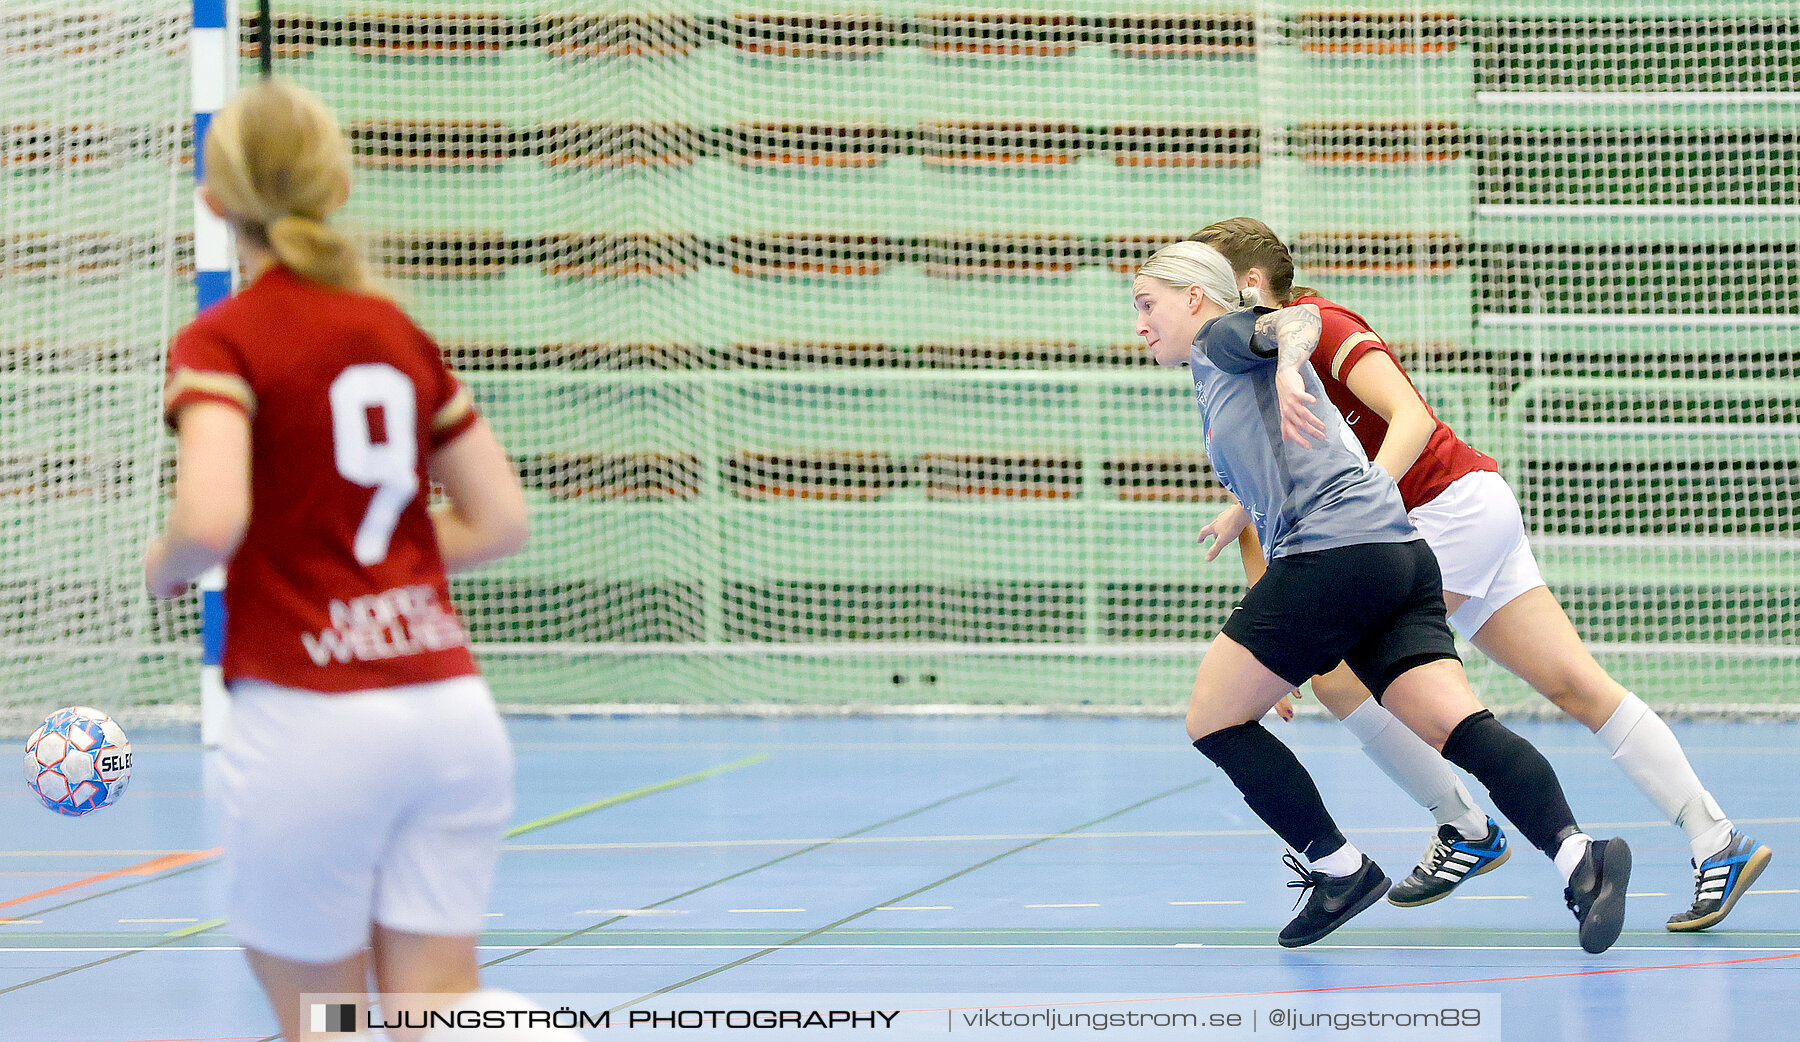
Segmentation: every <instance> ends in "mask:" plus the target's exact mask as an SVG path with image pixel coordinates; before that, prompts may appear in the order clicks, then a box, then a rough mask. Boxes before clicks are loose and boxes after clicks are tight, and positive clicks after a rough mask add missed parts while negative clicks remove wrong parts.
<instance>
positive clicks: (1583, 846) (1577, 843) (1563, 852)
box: [1551, 832, 1594, 883]
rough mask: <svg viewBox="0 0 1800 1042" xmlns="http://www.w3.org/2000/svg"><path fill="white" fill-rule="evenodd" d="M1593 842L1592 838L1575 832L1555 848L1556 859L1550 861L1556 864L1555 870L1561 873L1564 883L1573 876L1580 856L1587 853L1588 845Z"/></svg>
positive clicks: (1579, 862) (1583, 833)
mask: <svg viewBox="0 0 1800 1042" xmlns="http://www.w3.org/2000/svg"><path fill="white" fill-rule="evenodd" d="M1593 842H1594V837H1592V836H1590V835H1588V834H1587V833H1585V832H1577V833H1575V834H1574V835H1573V836H1570V837H1569V838H1568V839H1565V840H1563V841H1562V846H1560V847H1557V848H1556V857H1554V858H1552V859H1551V860H1553V861H1555V862H1556V870H1557V871H1558V872H1561V873H1562V877H1563V882H1564V883H1567V882H1568V881H1569V877H1570V876H1572V875H1574V874H1575V866H1576V865H1579V864H1581V858H1582V855H1584V854H1586V853H1587V850H1588V845H1589V844H1591V843H1593Z"/></svg>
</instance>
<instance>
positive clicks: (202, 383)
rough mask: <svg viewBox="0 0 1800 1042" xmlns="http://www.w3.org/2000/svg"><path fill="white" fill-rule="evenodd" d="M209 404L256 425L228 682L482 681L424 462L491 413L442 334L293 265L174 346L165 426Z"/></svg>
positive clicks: (229, 595) (198, 322)
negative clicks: (450, 360)
mask: <svg viewBox="0 0 1800 1042" xmlns="http://www.w3.org/2000/svg"><path fill="white" fill-rule="evenodd" d="M202 401H204V402H221V403H224V404H226V405H229V406H231V407H233V408H236V409H241V410H242V411H243V412H244V413H245V414H246V415H247V416H249V417H250V431H251V436H250V441H251V466H250V523H249V527H248V528H247V529H246V530H245V533H244V541H243V543H242V544H241V545H240V546H239V547H238V550H237V554H236V555H235V556H233V557H232V559H231V563H230V565H228V566H227V570H226V586H225V610H226V624H225V662H224V670H225V677H226V679H227V680H236V679H257V680H262V681H266V682H268V683H271V684H279V685H283V686H286V687H296V688H301V689H305V690H311V691H323V692H338V691H359V690H365V689H370V688H383V687H395V686H398V685H403V684H421V683H427V682H430V681H434V680H443V679H447V678H449V677H456V676H464V675H467V674H470V673H474V672H475V671H476V670H475V660H474V658H473V657H472V656H471V655H470V653H469V646H468V644H469V642H468V636H467V633H466V631H465V630H464V629H463V625H462V622H461V620H459V619H458V618H457V616H456V612H455V609H454V608H452V607H451V605H450V591H449V584H448V582H447V581H446V579H445V576H444V561H443V557H442V555H441V554H440V553H439V551H438V544H437V534H436V531H435V530H434V529H433V528H432V524H431V518H430V517H429V516H428V514H427V513H426V505H427V504H426V501H427V498H428V492H429V489H430V488H431V486H430V484H429V479H428V478H427V477H426V461H427V460H428V459H429V457H430V455H431V453H432V451H434V450H436V449H437V448H439V447H440V446H442V445H444V444H447V443H448V442H449V441H451V440H452V439H454V438H455V437H456V436H457V435H459V434H461V433H463V432H464V431H466V430H468V429H469V427H470V426H472V425H473V424H474V423H475V408H474V404H473V402H472V400H471V399H470V397H469V392H468V390H467V389H466V388H464V387H463V386H462V384H461V383H460V382H459V381H458V380H457V379H456V377H455V376H453V375H451V373H450V370H449V369H448V368H447V367H446V366H445V365H444V360H443V356H442V355H441V354H440V353H439V351H438V348H437V345H436V344H434V343H433V342H432V341H431V339H430V338H429V337H427V336H426V335H425V334H424V333H423V332H421V331H420V330H419V328H418V327H417V326H415V325H414V324H413V323H412V321H411V320H410V319H408V318H407V317H406V315H405V314H404V313H403V312H402V311H401V310H400V309H399V308H397V307H395V306H394V305H393V304H392V303H390V302H388V301H386V300H382V299H380V298H377V297H370V296H363V295H361V294H356V293H348V292H344V291H341V290H334V289H331V288H329V287H326V286H322V285H320V284H318V283H315V282H311V281H309V280H307V279H304V278H301V277H300V276H298V275H295V274H294V273H292V272H290V271H288V270H287V269H286V268H284V267H281V266H279V265H277V266H275V267H272V268H270V269H268V270H267V271H266V272H264V273H263V275H262V276H261V277H260V278H258V279H257V280H256V281H255V282H254V283H252V284H250V285H249V286H248V287H246V288H244V290H243V291H242V292H240V293H238V294H237V295H236V296H234V297H231V298H230V299H228V300H225V301H222V302H221V303H219V304H218V305H216V306H214V307H212V308H209V309H207V311H206V312H205V313H204V314H202V315H200V316H199V317H198V318H196V319H195V320H194V321H193V322H192V323H190V324H189V325H188V326H187V327H186V328H184V329H183V330H182V331H181V332H180V333H178V334H177V335H176V337H175V343H174V345H173V346H172V347H171V348H170V350H169V364H168V382H167V384H166V386H165V388H164V414H163V415H164V418H165V419H166V420H167V422H168V423H169V425H170V426H171V427H174V426H176V425H177V424H179V422H180V419H181V416H180V414H181V410H182V408H183V407H185V406H187V405H190V404H193V403H195V402H202Z"/></svg>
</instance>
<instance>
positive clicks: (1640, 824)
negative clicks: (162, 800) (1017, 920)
mask: <svg viewBox="0 0 1800 1042" xmlns="http://www.w3.org/2000/svg"><path fill="white" fill-rule="evenodd" d="M1538 749H1539V751H1540V752H1593V753H1594V755H1604V752H1603V750H1599V748H1598V747H1597V746H1595V747H1589V746H1587V745H1579V746H1569V747H1568V748H1567V749H1564V748H1562V747H1558V746H1545V745H1540V746H1539V747H1538ZM1339 751H1342V752H1351V751H1353V750H1351V749H1349V748H1348V747H1346V748H1344V749H1342V750H1339ZM1689 751H1690V752H1692V751H1694V749H1693V747H1692V746H1690V747H1689ZM1739 751H1741V750H1739ZM1770 751H1771V752H1777V751H1779V752H1782V753H1791V752H1792V751H1793V750H1791V749H1783V750H1770ZM1733 820H1734V821H1736V822H1737V823H1738V824H1740V825H1792V824H1800V818H1735V819H1733ZM1668 824H1669V823H1668V822H1666V821H1597V822H1593V823H1592V824H1590V825H1589V826H1588V828H1589V830H1590V831H1591V830H1593V829H1607V830H1617V829H1640V828H1641V829H1660V828H1667V827H1668ZM1422 831H1424V830H1423V829H1422V828H1420V827H1419V826H1418V825H1368V826H1362V827H1358V828H1347V829H1344V830H1343V832H1344V834H1345V835H1358V836H1366V835H1391V834H1393V833H1401V834H1408V833H1414V832H1422ZM1268 834H1269V830H1268V829H1266V828H1255V829H1191V830H1190V829H1180V830H1169V831H1155V832H1077V833H1067V834H1066V833H1061V832H1010V833H1008V832H1000V833H986V834H970V835H952V836H853V837H850V838H847V839H839V838H815V839H673V840H644V841H642V842H615V843H508V844H505V845H504V846H502V847H501V850H502V851H503V852H505V853H509V854H511V853H517V854H525V853H530V854H555V853H578V852H583V851H593V850H691V849H694V848H700V847H785V846H813V845H815V844H821V843H824V844H831V845H833V846H848V845H875V844H882V843H975V842H982V843H1018V842H1021V841H1024V840H1032V839H1065V840H1067V839H1227V838H1233V837H1237V836H1267V835H1268ZM3 856H5V855H4V854H0V857H3Z"/></svg>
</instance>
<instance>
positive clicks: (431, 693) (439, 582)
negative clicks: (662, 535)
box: [145, 81, 566, 1040]
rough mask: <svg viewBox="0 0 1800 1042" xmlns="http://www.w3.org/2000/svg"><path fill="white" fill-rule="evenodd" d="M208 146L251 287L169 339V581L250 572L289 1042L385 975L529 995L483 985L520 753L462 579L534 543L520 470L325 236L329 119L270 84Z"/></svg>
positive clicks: (280, 1007) (275, 999)
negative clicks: (480, 953) (454, 574)
mask: <svg viewBox="0 0 1800 1042" xmlns="http://www.w3.org/2000/svg"><path fill="white" fill-rule="evenodd" d="M204 158H205V174H206V176H205V185H204V187H203V189H202V197H203V198H204V200H205V202H206V203H207V205H208V206H209V207H210V208H211V209H212V210H213V212H215V213H217V214H219V215H220V216H221V217H223V218H225V219H226V220H227V221H228V222H229V223H230V225H231V226H232V230H233V232H234V235H235V237H236V240H237V243H238V247H239V252H240V258H241V260H242V263H243V266H244V269H245V271H244V274H245V285H244V286H243V288H242V289H241V290H240V292H238V293H237V294H236V295H235V296H233V297H232V298H230V299H229V300H226V301H224V302H222V303H220V304H218V305H217V306H215V307H213V308H210V309H208V310H207V311H206V312H205V313H204V314H202V315H200V316H199V317H198V318H196V319H195V320H194V321H193V322H192V323H191V324H190V325H188V326H187V327H186V328H184V329H183V330H182V331H181V332H180V333H179V334H178V335H177V336H176V338H175V342H174V345H173V346H172V347H171V349H170V351H169V361H168V380H167V385H166V388H165V417H166V419H167V421H168V423H169V425H170V426H171V427H172V428H173V429H174V430H175V432H176V435H177V449H176V479H175V498H174V503H173V505H172V507H171V509H170V512H169V517H168V522H167V527H166V529H165V531H164V532H163V533H162V534H161V535H160V536H158V537H157V538H156V539H154V540H153V541H152V542H151V544H150V546H149V549H148V552H147V554H146V559H145V574H146V580H147V582H148V584H149V587H150V589H151V592H153V593H154V594H156V595H157V596H160V597H171V596H174V595H176V594H178V593H180V592H181V591H182V590H183V589H185V587H186V586H187V584H188V583H189V582H190V581H192V580H193V579H194V578H195V577H196V576H197V575H199V574H200V573H201V572H202V571H205V570H206V569H208V568H210V567H212V566H214V565H216V564H226V565H227V586H226V592H225V604H226V611H227V623H226V632H225V657H224V672H225V680H226V684H227V685H228V687H229V689H230V691H231V694H232V702H233V705H232V715H231V722H230V734H229V737H228V739H227V741H226V744H225V748H224V751H223V761H222V771H221V778H222V785H221V788H222V792H223V800H224V811H225V813H224V826H223V828H224V847H225V857H226V865H227V868H228V872H229V884H228V912H229V916H230V923H231V929H232V931H233V932H234V933H235V934H236V936H237V937H238V939H239V940H240V941H242V942H243V944H244V946H245V948H246V949H247V951H248V955H249V960H250V965H251V968H252V969H253V971H254V972H255V974H256V976H257V978H258V980H259V981H260V982H261V983H262V986H263V989H264V991H265V992H266V993H267V995H268V998H269V1001H270V1004H271V1006H272V1007H273V1009H274V1011H275V1015H276V1017H277V1019H278V1020H279V1022H280V1024H281V1029H282V1034H283V1035H284V1036H285V1037H286V1038H288V1039H290V1040H298V1039H305V1038H313V1037H315V1036H314V1034H313V1032H312V1031H311V1030H310V1026H311V1025H310V1024H309V1021H308V1019H307V1011H306V1010H304V1009H302V1003H301V998H300V997H301V996H302V995H305V994H353V995H363V994H366V993H367V991H368V987H369V977H370V975H371V974H372V975H373V978H374V983H375V986H376V988H377V989H378V990H379V991H381V992H382V993H384V994H390V995H392V994H431V995H434V996H441V997H442V1001H441V1004H442V1005H446V1006H448V1005H456V1006H457V1007H458V1008H463V1007H464V1006H467V1005H469V1004H471V1003H474V1004H477V1005H479V1004H483V1003H489V1002H493V1001H497V1000H500V999H507V998H509V997H508V996H505V995H504V994H503V993H494V992H484V991H481V990H480V981H479V976H478V970H477V964H476V960H475V938H476V935H477V933H478V932H479V930H480V928H481V926H482V924H483V922H484V916H485V914H486V910H487V897H488V892H489V890H490V888H491V885H492V881H493V875H494V868H495V864H496V861H497V860H498V856H499V844H500V839H501V835H502V833H503V831H504V829H505V827H506V823H507V820H508V819H509V818H510V816H511V814H512V810H513V792H512V753H511V748H510V745H509V743H508V741H507V738H506V733H505V730H504V728H503V726H502V724H501V721H500V718H499V714H498V713H497V712H496V710H495V708H494V703H493V699H492V697H491V696H490V694H489V692H488V688H487V685H486V683H485V682H484V681H483V680H482V678H481V676H480V674H479V673H478V671H477V669H476V665H475V660H474V658H473V657H472V656H471V655H470V652H469V640H468V636H467V634H466V632H465V630H464V628H463V625H462V623H461V621H460V620H459V619H458V617H457V615H456V612H455V609H454V608H453V607H452V606H451V603H450V596H449V589H448V583H447V581H446V578H445V573H446V571H447V570H455V569H460V568H467V567H471V566H473V565H477V564H480V563H482V562H485V561H490V560H493V559H495V558H498V557H502V556H505V555H507V554H510V553H513V552H514V551H516V550H518V549H519V548H520V547H521V546H522V545H523V543H524V541H525V535H526V511H525V501H524V496H523V493H522V492H521V490H520V486H519V480H518V477H517V475H516V473H515V472H514V470H513V466H512V462H511V460H510V459H508V457H507V455H506V452H505V450H504V449H503V448H502V447H501V445H500V443H499V441H498V440H497V439H496V438H495V436H494V434H493V432H492V431H491V430H490V429H489V428H488V425H487V424H486V422H485V421H483V420H482V419H481V418H480V417H479V416H478V415H477V414H476V412H475V409H474V407H473V404H472V402H471V399H470V396H469V393H468V390H467V389H466V388H464V387H463V385H462V384H461V383H460V382H459V381H458V380H457V379H456V377H455V376H454V375H452V374H451V372H450V370H449V369H448V368H447V367H446V366H445V364H444V361H443V358H442V356H441V354H440V352H439V351H438V348H437V346H436V345H435V344H434V343H433V342H432V341H431V339H430V338H429V337H427V336H426V335H425V334H424V333H423V332H421V331H420V330H419V328H418V327H417V326H416V325H414V324H413V322H412V321H411V320H410V319H409V318H408V317H407V316H406V314H405V313H404V312H403V311H401V310H400V309H399V308H398V307H396V306H395V304H394V303H393V302H392V301H391V300H389V299H387V297H386V296H384V295H383V294H382V293H381V291H380V289H379V287H378V286H377V285H376V284H375V283H374V281H373V280H372V278H371V277H370V275H369V273H368V270H367V265H366V262H365V261H364V260H363V258H362V256H361V254H360V251H359V250H358V249H357V247H356V246H355V244H354V243H353V242H352V241H351V240H350V239H349V238H347V237H346V236H345V235H344V233H343V232H342V231H340V230H338V229H337V228H335V227H333V226H332V225H331V224H329V223H328V217H329V216H330V214H331V213H332V212H333V211H335V210H336V209H337V208H338V207H339V206H341V205H342V204H343V202H344V201H345V199H346V197H347V196H348V194H349V190H350V153H349V148H348V146H347V144H346V141H345V139H344V136H343V134H342V132H341V131H340V130H339V128H338V126H337V123H336V121H335V119H334V118H333V117H332V115H331V113H330V112H329V110H327V109H326V108H325V106H324V105H323V104H322V103H320V102H319V100H318V99H317V98H316V97H314V96H313V95H312V94H310V93H308V92H306V91H304V90H301V89H299V88H296V87H293V86H290V85H286V84H283V83H279V82H271V81H265V82H262V83H259V84H257V85H255V86H252V87H249V88H247V89H246V90H244V91H243V92H242V93H240V94H239V95H238V96H237V97H236V98H235V99H233V101H232V102H231V103H230V104H229V105H228V106H226V108H225V109H224V110H222V111H221V112H220V113H219V114H218V115H217V117H216V118H215V119H214V121H213V123H212V126H211V131H210V133H209V134H208V135H207V138H206V145H205V156H204ZM434 481H435V482H436V483H438V484H439V485H440V486H441V487H442V488H443V490H444V492H445V494H446V500H447V501H446V502H445V503H444V504H443V505H441V506H438V507H434V508H429V509H428V506H427V501H428V493H429V489H430V488H431V484H430V483H431V482H434ZM434 1030H435V1029H434ZM317 1037H321V1038H323V1037H331V1038H341V1037H344V1036H342V1035H329V1036H325V1035H320V1036H317ZM391 1037H395V1038H399V1039H413V1038H418V1037H420V1035H419V1033H418V1032H417V1031H413V1030H406V1031H402V1032H400V1033H398V1034H395V1035H392V1036H391ZM423 1037H424V1038H425V1039H427V1040H430V1039H431V1038H432V1036H431V1035H430V1034H426V1035H424V1036H423ZM484 1037H486V1036H484ZM495 1037H514V1036H511V1035H496V1036H495ZM518 1037H552V1036H549V1035H536V1036H523V1035H522V1036H518ZM557 1037H566V1034H565V1035H560V1036H557Z"/></svg>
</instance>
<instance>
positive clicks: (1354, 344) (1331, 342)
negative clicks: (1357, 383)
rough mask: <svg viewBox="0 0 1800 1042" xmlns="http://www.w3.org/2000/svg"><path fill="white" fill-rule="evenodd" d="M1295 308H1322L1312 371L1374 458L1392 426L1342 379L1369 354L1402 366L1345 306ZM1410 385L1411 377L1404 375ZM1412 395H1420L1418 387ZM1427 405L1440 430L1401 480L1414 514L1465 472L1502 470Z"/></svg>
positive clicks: (1308, 300) (1313, 300)
mask: <svg viewBox="0 0 1800 1042" xmlns="http://www.w3.org/2000/svg"><path fill="white" fill-rule="evenodd" d="M1294 303H1296V304H1314V305H1317V306H1318V308H1319V317H1320V318H1321V319H1323V327H1324V328H1323V329H1322V330H1321V331H1320V333H1319V346H1318V347H1316V348H1314V349H1313V353H1312V364H1313V369H1314V370H1315V371H1316V372H1318V374H1319V380H1320V382H1321V383H1323V384H1324V385H1325V395H1326V397H1328V398H1330V399H1331V404H1333V405H1335V406H1337V409H1338V412H1341V413H1343V414H1344V422H1345V423H1346V424H1348V425H1349V427H1350V431H1351V433H1353V434H1355V435H1356V440H1357V441H1360V442H1362V447H1363V452H1364V453H1366V454H1367V455H1368V457H1369V458H1370V459H1374V458H1375V454H1376V453H1377V452H1379V451H1380V450H1381V440H1382V439H1383V438H1385V437H1387V431H1388V423H1387V421H1386V420H1384V419H1382V418H1381V414H1380V413H1378V412H1376V411H1375V410H1374V409H1371V408H1369V407H1368V406H1367V405H1364V404H1363V402H1362V399H1360V398H1358V397H1356V395H1354V394H1352V393H1350V388H1348V387H1346V386H1344V379H1345V378H1346V377H1348V376H1349V375H1350V370H1351V368H1352V367H1354V366H1355V365H1356V363H1357V362H1359V361H1361V360H1362V357H1363V356H1364V355H1366V354H1368V353H1369V352H1370V351H1380V352H1382V353H1383V354H1386V355H1387V356H1388V357H1389V358H1390V359H1393V361H1394V366H1395V368H1400V360H1399V359H1397V358H1394V353H1393V352H1392V351H1389V350H1388V346H1387V345H1386V344H1384V343H1382V341H1381V338H1380V337H1379V336H1376V335H1375V331H1374V330H1372V329H1370V328H1369V323H1368V321H1367V320H1365V319H1364V318H1363V317H1362V316H1361V315H1359V314H1357V313H1356V312H1354V311H1351V310H1350V309H1349V308H1346V307H1344V306H1343V305H1341V304H1334V303H1332V302H1331V301H1329V300H1326V299H1325V298H1324V297H1301V298H1299V299H1298V300H1296V301H1294ZM1400 375H1402V376H1406V370H1405V369H1404V368H1400ZM1406 382H1407V384H1408V385H1409V386H1410V385H1411V384H1412V377H1410V376H1408V377H1406ZM1413 393H1414V394H1418V390H1417V388H1414V391H1413ZM1419 401H1421V402H1424V404H1425V411H1426V412H1428V413H1430V414H1431V418H1432V419H1433V420H1434V421H1436V423H1437V427H1436V429H1434V430H1433V431H1432V432H1431V438H1430V439H1429V440H1428V441H1426V442H1425V449H1424V451H1422V452H1420V453H1419V458H1418V460H1417V461H1416V462H1414V463H1413V465H1412V467H1411V469H1409V470H1408V471H1407V472H1406V473H1405V475H1403V476H1402V477H1401V478H1400V498H1401V499H1402V500H1404V501H1405V503H1406V509H1407V510H1411V509H1413V508H1414V507H1416V506H1418V505H1419V504H1421V503H1429V502H1431V501H1432V500H1433V499H1435V498H1437V495H1438V493H1440V492H1442V491H1444V489H1446V488H1449V487H1450V483H1451V482H1452V481H1455V480H1456V479H1457V478H1460V477H1462V476H1464V475H1465V474H1472V473H1475V472H1476V471H1483V470H1487V471H1495V472H1498V471H1499V469H1500V465H1499V464H1498V463H1496V462H1494V459H1493V457H1491V456H1489V455H1487V454H1486V453H1484V452H1480V451H1478V450H1476V449H1475V448H1474V447H1472V446H1471V445H1470V444H1469V443H1468V442H1466V441H1463V440H1462V439H1461V438H1459V437H1457V436H1456V432H1455V431H1453V430H1451V429H1450V425H1449V424H1447V423H1445V422H1444V421H1443V420H1439V419H1438V416H1437V412H1436V411H1435V410H1433V409H1432V408H1431V403H1430V402H1426V401H1425V396H1424V395H1419Z"/></svg>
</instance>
